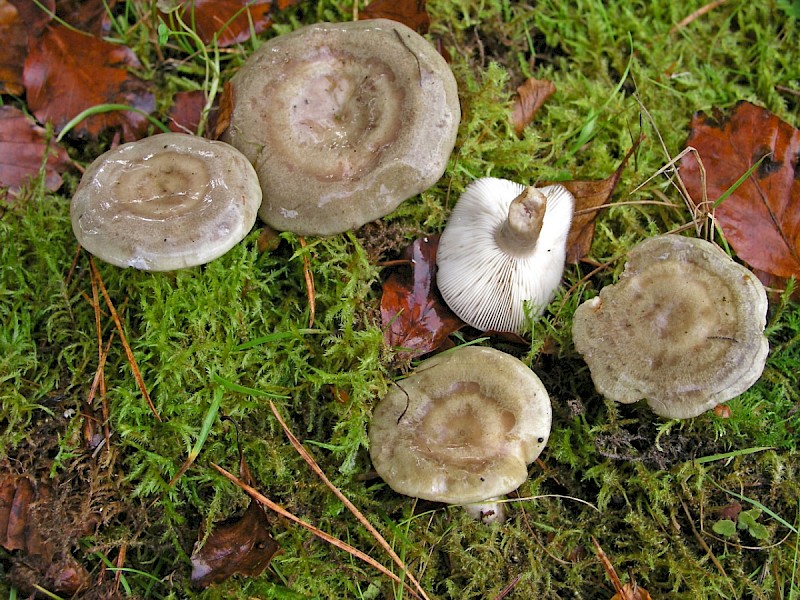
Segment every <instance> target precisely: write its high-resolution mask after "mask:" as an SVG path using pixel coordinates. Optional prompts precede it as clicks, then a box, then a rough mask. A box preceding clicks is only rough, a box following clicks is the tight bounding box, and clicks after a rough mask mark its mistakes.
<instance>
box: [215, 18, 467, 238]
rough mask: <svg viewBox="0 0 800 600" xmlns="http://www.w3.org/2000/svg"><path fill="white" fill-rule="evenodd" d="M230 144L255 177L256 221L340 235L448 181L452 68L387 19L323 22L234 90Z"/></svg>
mask: <svg viewBox="0 0 800 600" xmlns="http://www.w3.org/2000/svg"><path fill="white" fill-rule="evenodd" d="M231 89H232V112H231V116H230V125H229V127H228V129H227V130H226V132H225V133H224V135H223V138H222V139H224V140H226V141H228V142H230V143H231V144H233V145H234V146H236V147H237V148H239V149H240V150H241V151H242V152H243V153H244V154H245V155H246V156H247V157H248V159H250V161H251V162H252V163H253V165H254V166H255V168H256V171H257V172H258V176H259V179H260V181H261V185H262V188H263V192H264V202H263V204H262V206H261V210H260V211H259V215H260V217H261V218H262V219H263V220H264V221H265V222H266V223H267V224H269V225H270V226H271V227H273V228H275V229H277V230H279V231H293V232H295V233H299V234H301V235H332V234H335V233H340V232H343V231H347V230H349V229H355V228H357V227H360V226H361V225H364V224H365V223H368V222H370V221H373V220H375V219H378V218H380V217H383V216H385V215H387V214H388V213H390V212H392V211H393V210H394V209H395V208H396V207H397V206H398V205H399V204H400V203H401V202H403V201H404V200H406V199H408V198H410V197H412V196H414V195H416V194H418V193H420V192H421V191H423V190H426V189H427V188H429V187H430V186H432V185H433V184H434V183H436V181H437V180H438V179H439V178H440V177H441V176H442V173H443V172H444V169H445V167H446V165H447V160H448V158H449V156H450V153H451V152H452V150H453V146H454V145H455V139H456V132H457V129H458V124H459V121H460V118H461V109H460V106H459V102H458V91H457V88H456V81H455V78H454V77H453V74H452V72H451V71H450V67H449V66H448V65H447V63H446V62H445V60H444V59H443V58H442V57H441V56H440V55H439V53H438V52H436V50H435V49H434V48H433V46H431V45H430V44H429V43H428V42H427V41H426V40H425V38H423V37H422V36H420V35H419V34H417V33H416V32H414V31H413V30H411V29H409V28H408V27H406V26H405V25H402V24H400V23H397V22H395V21H389V20H386V19H375V20H366V21H357V22H351V23H317V24H315V25H309V26H306V27H302V28H300V29H298V30H296V31H294V32H292V33H288V34H285V35H281V36H279V37H276V38H274V39H272V40H270V41H268V42H266V43H265V44H264V45H263V46H261V48H259V50H258V51H257V52H255V53H254V54H253V55H252V56H250V58H248V59H247V61H245V63H244V65H242V68H241V69H240V71H239V72H238V73H237V74H236V76H234V77H233V79H232V81H231Z"/></svg>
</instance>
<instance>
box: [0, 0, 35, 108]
mask: <svg viewBox="0 0 800 600" xmlns="http://www.w3.org/2000/svg"><path fill="white" fill-rule="evenodd" d="M0 40H3V43H2V44H0V94H14V95H17V96H18V95H20V94H22V89H23V88H22V65H23V64H24V63H25V55H26V54H27V52H28V32H27V30H26V29H25V24H24V23H23V22H22V17H21V16H20V14H19V11H18V10H17V7H16V6H14V5H13V4H11V3H10V2H8V1H7V0H0Z"/></svg>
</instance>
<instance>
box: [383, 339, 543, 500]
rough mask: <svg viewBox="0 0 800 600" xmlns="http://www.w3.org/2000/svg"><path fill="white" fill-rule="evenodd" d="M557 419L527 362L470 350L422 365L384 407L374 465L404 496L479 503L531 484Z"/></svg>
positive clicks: (390, 395)
mask: <svg viewBox="0 0 800 600" xmlns="http://www.w3.org/2000/svg"><path fill="white" fill-rule="evenodd" d="M551 418H552V417H551V407H550V398H549V396H548V395H547V391H546V390H545V389H544V386H543V385H542V382H541V381H540V380H539V378H538V377H537V376H536V375H535V374H534V373H533V372H532V371H531V370H530V369H529V368H528V367H526V366H525V365H524V364H523V363H522V362H521V361H519V360H517V359H516V358H514V357H513V356H510V355H508V354H505V353H503V352H500V351H499V350H494V349H492V348H482V347H477V346H465V347H462V348H458V349H456V350H454V351H452V352H448V353H444V354H440V355H437V356H434V357H433V358H430V359H428V360H426V361H424V362H422V363H421V364H420V365H419V366H418V367H417V369H416V371H415V372H414V373H413V374H412V375H410V376H409V377H407V378H406V379H403V380H402V381H400V382H398V384H397V386H396V388H395V389H392V390H391V391H390V392H389V393H388V394H387V395H386V396H385V397H384V398H383V400H381V402H379V403H378V405H377V406H376V407H375V409H374V411H373V416H372V425H371V426H370V431H369V439H370V455H371V457H372V464H373V465H374V467H375V470H376V471H377V472H378V474H379V475H380V476H381V477H382V478H383V479H384V481H386V483H387V484H388V485H389V487H391V488H392V489H393V490H395V491H396V492H399V493H401V494H405V495H407V496H413V497H415V498H424V499H426V500H433V501H436V502H448V503H450V504H461V503H467V502H479V501H482V500H486V499H488V498H494V497H496V496H500V495H502V494H506V493H508V492H511V491H513V490H515V489H517V488H518V487H519V486H520V485H521V484H522V483H523V482H524V481H525V480H526V479H527V477H528V469H527V465H528V464H530V463H531V462H533V461H534V460H535V459H536V457H537V456H539V453H540V452H541V451H542V449H543V448H544V446H545V444H546V443H547V438H548V437H549V435H550V422H551Z"/></svg>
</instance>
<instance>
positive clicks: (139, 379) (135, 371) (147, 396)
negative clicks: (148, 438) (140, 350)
mask: <svg viewBox="0 0 800 600" xmlns="http://www.w3.org/2000/svg"><path fill="white" fill-rule="evenodd" d="M89 268H90V269H91V270H92V275H93V276H94V277H95V278H96V280H97V285H98V287H99V288H100V292H101V293H102V294H103V298H105V300H106V306H108V310H109V311H110V312H111V318H112V319H114V325H116V326H117V333H119V339H120V341H121V342H122V347H123V348H124V349H125V355H126V356H127V357H128V362H130V363H131V369H132V370H133V377H134V379H136V384H137V385H138V386H139V389H140V390H141V392H142V396H143V397H144V399H145V401H146V402H147V406H149V407H150V411H151V412H152V413H153V415H155V417H156V419H157V420H158V421H159V422H161V420H162V419H161V415H159V414H158V411H157V410H156V407H155V405H154V404H153V401H152V400H151V399H150V394H148V393H147V388H146V387H145V385H144V379H142V373H141V372H140V371H139V365H138V364H136V358H135V357H134V356H133V350H131V347H130V345H129V344H128V339H127V338H126V337H125V330H124V329H123V328H122V321H121V320H120V318H119V315H118V314H117V309H116V308H114V303H113V302H111V297H110V296H109V295H108V291H107V290H106V286H105V284H103V279H102V277H100V272H99V271H98V270H97V267H95V265H94V261H93V260H92V258H91V257H89Z"/></svg>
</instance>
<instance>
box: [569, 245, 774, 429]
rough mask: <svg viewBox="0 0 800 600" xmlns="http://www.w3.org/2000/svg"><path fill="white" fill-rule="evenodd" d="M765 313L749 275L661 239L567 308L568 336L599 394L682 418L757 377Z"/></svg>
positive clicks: (764, 346)
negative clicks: (613, 279) (595, 292)
mask: <svg viewBox="0 0 800 600" xmlns="http://www.w3.org/2000/svg"><path fill="white" fill-rule="evenodd" d="M766 313H767V295H766V292H765V290H764V286H763V285H762V284H761V282H760V281H759V280H758V279H757V278H756V277H755V275H753V274H752V273H751V272H750V271H748V270H747V269H746V268H744V267H743V266H741V265H739V264H737V263H736V262H734V261H733V260H732V259H731V258H730V257H728V255H726V254H725V253H724V252H722V250H720V249H719V248H717V247H716V246H714V245H713V244H711V243H709V242H706V241H705V240H700V239H694V238H687V237H683V236H679V235H674V234H667V235H659V236H656V237H653V238H649V239H647V240H645V241H643V242H642V243H640V244H638V245H637V246H635V247H634V248H633V249H632V250H631V251H630V253H629V255H628V262H627V263H626V265H625V270H624V272H623V273H622V275H621V276H620V278H619V281H618V282H617V283H616V284H615V285H610V286H606V287H604V288H603V289H602V290H601V292H600V295H599V296H597V297H595V298H592V299H591V300H587V301H586V302H584V303H583V304H581V305H580V306H579V307H578V309H577V310H576V311H575V318H574V321H573V329H572V335H573V341H574V343H575V348H576V349H577V351H578V352H580V353H581V354H582V355H583V357H584V359H585V360H586V363H587V364H588V365H589V369H590V371H591V374H592V380H593V381H594V384H595V387H596V388H597V390H598V391H599V392H600V393H601V394H603V395H604V396H606V397H607V398H611V399H612V400H616V401H617V402H623V403H631V402H636V401H638V400H641V399H642V398H644V399H646V400H647V403H648V404H649V405H650V406H651V408H652V409H653V410H654V411H655V412H656V413H657V414H659V415H661V416H663V417H667V418H673V419H685V418H689V417H695V416H697V415H699V414H701V413H703V412H705V411H706V410H709V409H711V408H713V407H714V406H716V405H717V404H720V403H722V402H725V401H726V400H729V399H731V398H733V397H735V396H738V395H739V394H741V393H742V392H744V391H745V390H747V389H748V388H749V387H750V386H752V385H753V384H754V383H755V382H756V380H757V379H758V378H759V377H760V376H761V373H762V371H763V369H764V363H765V361H766V359H767V354H768V352H769V344H768V342H767V338H766V337H765V336H764V326H765V323H766Z"/></svg>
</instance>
